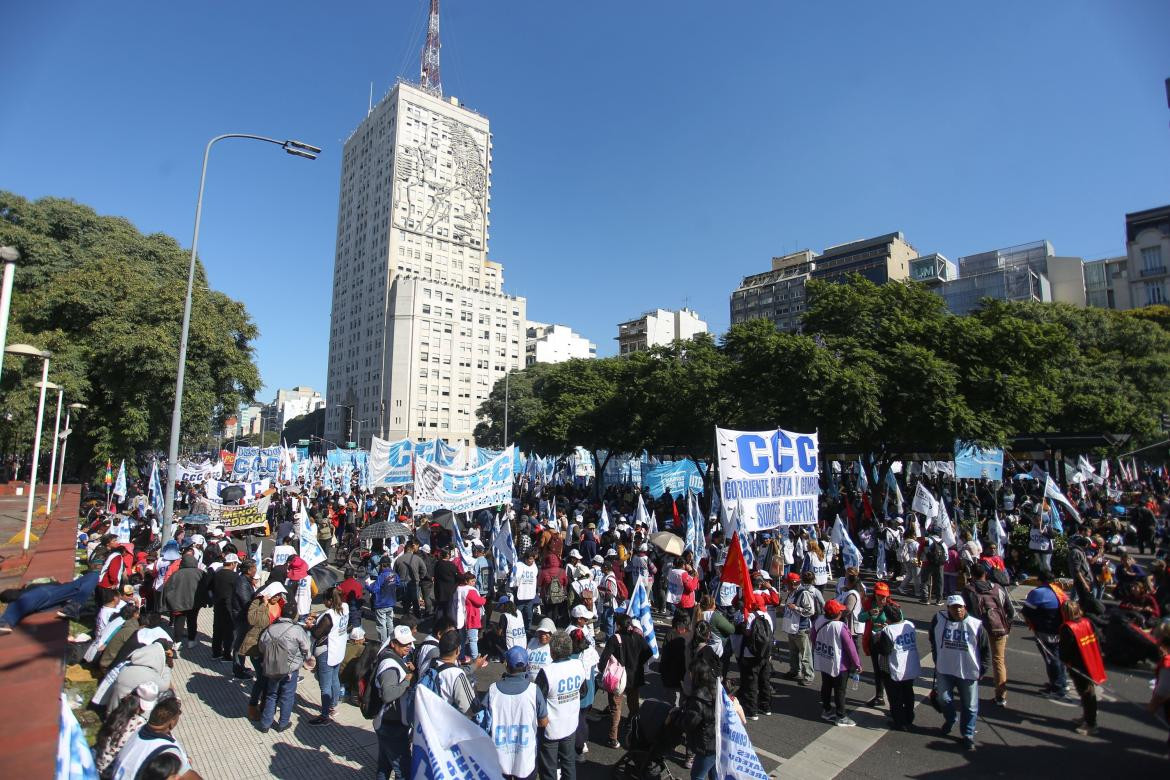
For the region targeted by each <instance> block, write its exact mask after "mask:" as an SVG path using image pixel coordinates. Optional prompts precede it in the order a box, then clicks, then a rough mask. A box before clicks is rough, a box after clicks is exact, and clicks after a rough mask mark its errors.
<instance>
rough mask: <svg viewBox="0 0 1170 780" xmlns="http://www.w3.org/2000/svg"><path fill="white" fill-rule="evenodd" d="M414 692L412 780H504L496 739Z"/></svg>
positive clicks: (421, 689)
mask: <svg viewBox="0 0 1170 780" xmlns="http://www.w3.org/2000/svg"><path fill="white" fill-rule="evenodd" d="M509 465H510V462H509ZM414 690H415V693H414V740H413V742H412V744H411V755H410V776H411V778H413V780H467V778H476V780H503V777H504V770H503V769H501V768H500V758H499V756H498V755H497V754H496V745H495V742H493V741H492V738H491V737H490V736H488V735H487V733H486V732H485V731H484V730H483V729H481V728H480V727H479V726H477V725H476V724H475V723H474V722H473V721H471V720H469V719H468V718H467V717H466V716H464V715H463V713H461V712H459V710H457V709H455V708H454V707H452V706H451V705H450V704H448V703H447V702H445V701H443V699H441V698H440V697H439V696H438V695H436V694H434V693H432V692H431V690H430V689H429V688H427V687H426V686H425V685H416V686H414Z"/></svg>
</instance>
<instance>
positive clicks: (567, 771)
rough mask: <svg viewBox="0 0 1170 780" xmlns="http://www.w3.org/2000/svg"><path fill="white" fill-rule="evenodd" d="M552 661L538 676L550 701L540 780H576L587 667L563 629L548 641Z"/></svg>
mask: <svg viewBox="0 0 1170 780" xmlns="http://www.w3.org/2000/svg"><path fill="white" fill-rule="evenodd" d="M549 647H550V650H551V653H552V662H551V663H548V664H546V665H545V666H544V667H543V668H542V669H541V670H540V672H539V673H538V674H537V675H536V680H535V682H536V687H537V688H539V689H540V692H541V693H542V694H543V695H544V698H545V701H546V702H547V703H548V725H546V726H545V727H544V733H543V734H542V735H541V740H540V777H541V780H557V778H558V777H559V778H560V780H574V778H575V777H576V776H577V757H576V750H575V749H574V742H575V740H576V735H577V726H578V723H579V721H580V718H581V695H582V693H584V691H585V689H586V682H585V667H584V665H583V664H582V663H581V661H580V660H578V659H576V658H572V657H571V655H572V652H573V644H572V640H571V639H570V638H569V636H568V634H565V633H564V632H563V631H562V632H558V633H557V634H555V635H554V636H553V637H552V640H551V641H550V643H549Z"/></svg>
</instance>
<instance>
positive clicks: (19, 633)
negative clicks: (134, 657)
mask: <svg viewBox="0 0 1170 780" xmlns="http://www.w3.org/2000/svg"><path fill="white" fill-rule="evenodd" d="M80 496H81V492H80V488H79V486H77V485H66V486H65V489H64V491H63V492H62V494H61V502H60V504H59V505H58V506H56V507H54V511H53V517H52V518H50V519H49V520H46V519H45V518H44V516H43V515H41V516H39V517H36V518H34V520H33V532H34V533H37V534H39V535H40V541H39V542H37V543H35V544H34V545H32V546H31V547H30V550H31V553H32V555H31V557H29V558H27V559H24V560H21V559H20V546H19V544H18V545H16V547H15V551H13V548H12V546H11V545H5V546H4V548H3V549H4V554H5V555H7V556H9V557H8V558H7V560H6V565H5V567H4V575H5V576H4V577H3V578H0V582H2V583H3V585H2V587H6V588H7V587H16V586H17V585H19V584H20V583H22V582H28V581H29V580H31V579H35V578H37V577H53V578H55V579H56V580H57V581H58V582H70V581H72V580H73V561H74V550H75V548H76V543H77V507H78V503H79V501H80ZM26 501H27V499H26V498H25V497H23V496H20V497H18V496H2V497H0V533H5V532H9V531H10V530H11V529H13V528H16V527H19V528H20V529H21V530H23V528H24V508H25V502H26ZM37 503H38V505H39V504H40V500H39V497H38V501H37ZM8 536H11V533H7V534H6V536H5V541H7V538H8ZM68 630H69V624H68V622H66V621H64V620H60V619H58V618H57V617H56V615H55V614H54V612H53V611H49V612H42V613H39V614H36V615H32V616H30V617H29V618H28V619H26V620H25V621H23V622H22V623H21V624H20V625H19V626H17V628H16V630H15V631H13V632H12V633H11V634H10V635H8V636H6V637H3V638H0V691H3V692H4V699H5V701H6V702H8V703H9V705H10V706H7V707H4V708H2V709H0V777H29V778H32V777H52V775H53V767H54V766H55V764H56V761H57V734H58V731H59V727H60V723H59V721H60V715H61V701H60V698H59V696H60V693H61V685H62V682H63V680H64V665H63V664H64V658H65V649H66V648H65V644H66V635H67V633H68Z"/></svg>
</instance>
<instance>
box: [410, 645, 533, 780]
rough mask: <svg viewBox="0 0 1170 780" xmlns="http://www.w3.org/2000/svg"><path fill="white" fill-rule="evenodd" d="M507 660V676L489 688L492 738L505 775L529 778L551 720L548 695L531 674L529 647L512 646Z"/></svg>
mask: <svg viewBox="0 0 1170 780" xmlns="http://www.w3.org/2000/svg"><path fill="white" fill-rule="evenodd" d="M504 663H505V666H506V667H507V669H506V671H505V672H504V676H503V677H502V678H501V679H500V680H499V681H498V682H494V683H492V685H491V687H489V688H488V692H487V707H488V710H489V711H490V712H491V722H492V738H493V741H494V742H495V745H496V755H497V756H498V757H499V759H500V767H501V768H502V769H503V771H504V777H505V778H507V780H529V778H531V777H532V776H533V774H534V773H535V772H536V758H537V744H538V740H537V730H538V729H543V728H546V727H547V726H548V724H549V718H548V705H547V699H546V698H545V696H544V694H543V693H541V691H540V689H539V688H538V687H537V686H536V684H535V683H533V682H532V681H531V680H530V679H529V678H528V651H527V650H525V649H524V648H523V647H511V648H509V649H508V652H507V653H506V654H505V660H504ZM403 777H406V776H405V775H403Z"/></svg>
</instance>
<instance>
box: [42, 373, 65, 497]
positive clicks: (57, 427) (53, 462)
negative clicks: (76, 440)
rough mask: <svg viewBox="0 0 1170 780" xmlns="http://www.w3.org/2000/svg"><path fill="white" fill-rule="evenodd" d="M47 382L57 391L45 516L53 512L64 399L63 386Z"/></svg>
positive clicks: (51, 388) (50, 387) (49, 386)
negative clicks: (58, 438) (58, 439)
mask: <svg viewBox="0 0 1170 780" xmlns="http://www.w3.org/2000/svg"><path fill="white" fill-rule="evenodd" d="M47 384H48V388H47V389H49V390H56V391H57V421H56V422H55V423H53V454H52V455H50V456H49V484H48V486H47V487H46V488H45V517H48V516H49V515H51V514H52V513H53V481H54V480H56V479H57V444H58V442H57V437H58V436H59V435H60V434H61V404H62V403H64V400H65V388H63V387H61V385H59V384H56V383H55V382H48V383H47Z"/></svg>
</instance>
